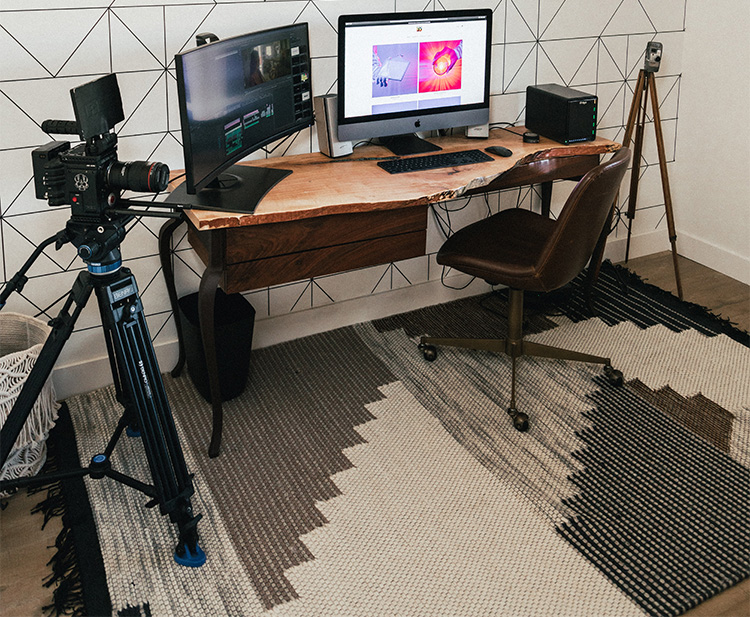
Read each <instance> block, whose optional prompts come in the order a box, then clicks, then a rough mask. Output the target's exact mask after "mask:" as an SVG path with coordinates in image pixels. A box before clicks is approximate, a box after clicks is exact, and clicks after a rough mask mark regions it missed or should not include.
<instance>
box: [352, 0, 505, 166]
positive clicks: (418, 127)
mask: <svg viewBox="0 0 750 617" xmlns="http://www.w3.org/2000/svg"><path fill="white" fill-rule="evenodd" d="M338 36H339V52H338V135H339V139H341V140H344V141H346V140H354V139H369V138H371V137H381V138H383V137H392V136H400V135H409V134H413V133H415V132H420V131H430V130H436V129H446V128H454V127H459V126H473V125H477V124H486V123H487V122H489V107H490V101H489V92H490V54H491V45H492V11H491V10H489V9H476V10H474V9H467V10H459V11H439V12H424V13H389V14H371V15H342V16H341V17H339V30H338ZM381 141H383V140H382V139H381ZM386 145H389V147H391V146H390V142H386ZM433 149H434V148H433ZM397 153H399V152H397Z"/></svg>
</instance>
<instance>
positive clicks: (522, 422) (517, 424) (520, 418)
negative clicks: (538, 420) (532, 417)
mask: <svg viewBox="0 0 750 617" xmlns="http://www.w3.org/2000/svg"><path fill="white" fill-rule="evenodd" d="M508 415H509V416H510V417H511V418H512V419H513V427H514V428H515V429H516V430H517V431H520V432H521V433H524V432H526V431H528V430H529V416H527V415H526V414H525V413H523V412H521V411H518V410H517V409H516V408H515V407H509V408H508Z"/></svg>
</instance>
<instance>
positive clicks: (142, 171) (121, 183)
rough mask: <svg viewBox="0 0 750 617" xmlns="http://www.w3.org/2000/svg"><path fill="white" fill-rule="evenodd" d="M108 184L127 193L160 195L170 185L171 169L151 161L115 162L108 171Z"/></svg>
mask: <svg viewBox="0 0 750 617" xmlns="http://www.w3.org/2000/svg"><path fill="white" fill-rule="evenodd" d="M107 184H109V186H111V187H113V188H118V189H123V190H127V191H139V192H149V193H159V192H161V191H164V190H166V188H167V185H168V184H169V167H167V166H166V165H165V164H164V163H150V162H149V161H130V162H121V161H115V162H114V163H112V165H110V167H109V170H108V171H107Z"/></svg>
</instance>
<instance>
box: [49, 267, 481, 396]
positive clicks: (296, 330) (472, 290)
mask: <svg viewBox="0 0 750 617" xmlns="http://www.w3.org/2000/svg"><path fill="white" fill-rule="evenodd" d="M449 280H457V281H458V282H457V283H456V285H457V286H459V285H460V284H461V282H462V281H465V280H466V277H463V276H461V275H459V276H456V277H451V279H449ZM489 289H490V287H489V285H487V284H486V283H484V282H483V281H478V280H475V281H474V282H473V283H472V284H471V285H469V286H468V287H467V288H466V289H462V290H453V289H449V288H447V287H445V286H444V285H442V284H441V282H440V281H439V280H434V281H428V282H425V283H421V284H418V285H412V286H410V287H404V288H402V289H397V290H393V291H387V292H383V293H380V294H375V295H372V296H366V297H363V298H354V299H352V300H345V301H343V302H336V303H334V304H330V305H328V306H322V307H318V308H314V309H308V310H305V311H297V312H294V313H289V314H287V315H280V316H275V317H268V318H265V319H256V321H255V328H254V331H253V349H260V348H262V347H268V346H270V345H276V344H278V343H283V342H285V341H290V340H294V339H297V338H301V337H303V336H309V335H311V334H317V333H319V332H327V331H328V330H333V329H335V328H339V327H342V326H349V325H352V324H356V323H362V322H365V321H371V320H373V319H381V318H383V317H388V316H390V315H395V314H397V313H403V312H405V311H410V310H414V309H417V308H421V307H424V306H430V305H432V304H440V303H441V302H448V301H450V300H456V299H458V298H462V297H466V296H473V295H477V294H480V293H483V292H485V291H487V290H489ZM155 351H156V357H157V359H158V361H159V366H160V368H161V371H162V373H165V372H168V371H170V370H172V368H173V367H174V365H175V363H176V362H177V357H178V346H177V340H176V339H175V340H172V341H167V342H164V343H160V344H158V345H155ZM52 378H53V380H54V384H55V391H56V394H57V398H58V399H60V400H63V399H65V398H68V397H69V396H73V395H75V394H80V393H82V392H90V391H91V390H95V389H97V388H102V387H104V386H107V385H109V384H111V383H112V373H111V371H110V367H109V360H108V358H107V357H106V356H105V357H101V358H97V359H95V360H89V361H87V362H83V363H79V364H68V365H65V366H59V367H56V368H55V370H54V372H53V375H52Z"/></svg>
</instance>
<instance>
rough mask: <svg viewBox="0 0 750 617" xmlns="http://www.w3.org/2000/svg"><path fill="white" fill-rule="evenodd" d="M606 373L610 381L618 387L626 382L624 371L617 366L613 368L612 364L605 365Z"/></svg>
mask: <svg viewBox="0 0 750 617" xmlns="http://www.w3.org/2000/svg"><path fill="white" fill-rule="evenodd" d="M604 375H605V376H606V377H607V379H608V380H609V383H610V384H612V385H613V386H615V387H616V388H619V387H620V386H622V384H624V383H625V378H624V377H623V374H622V371H618V370H617V369H616V368H612V366H610V365H609V364H607V365H606V366H605V367H604Z"/></svg>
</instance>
